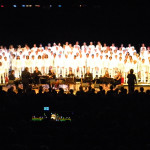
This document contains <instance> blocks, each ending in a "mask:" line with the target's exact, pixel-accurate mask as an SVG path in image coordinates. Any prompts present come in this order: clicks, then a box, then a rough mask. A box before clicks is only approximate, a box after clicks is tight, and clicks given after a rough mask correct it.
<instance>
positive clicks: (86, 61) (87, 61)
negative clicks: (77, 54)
mask: <svg viewBox="0 0 150 150" xmlns="http://www.w3.org/2000/svg"><path fill="white" fill-rule="evenodd" d="M85 64H86V69H85V71H87V70H88V69H90V58H89V57H86V58H85ZM85 73H86V72H85Z"/></svg>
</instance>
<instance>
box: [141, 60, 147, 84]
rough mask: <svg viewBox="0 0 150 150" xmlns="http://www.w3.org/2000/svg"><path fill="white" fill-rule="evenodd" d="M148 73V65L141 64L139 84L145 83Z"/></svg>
mask: <svg viewBox="0 0 150 150" xmlns="http://www.w3.org/2000/svg"><path fill="white" fill-rule="evenodd" d="M147 72H148V65H147V64H146V63H141V82H144V83H145V82H146V77H147Z"/></svg>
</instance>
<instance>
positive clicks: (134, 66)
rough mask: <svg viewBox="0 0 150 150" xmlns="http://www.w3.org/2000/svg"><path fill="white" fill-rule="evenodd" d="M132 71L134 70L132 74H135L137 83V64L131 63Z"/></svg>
mask: <svg viewBox="0 0 150 150" xmlns="http://www.w3.org/2000/svg"><path fill="white" fill-rule="evenodd" d="M132 69H133V70H134V74H135V76H136V79H137V81H138V64H137V63H133V66H132Z"/></svg>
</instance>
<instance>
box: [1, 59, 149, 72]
mask: <svg viewBox="0 0 150 150" xmlns="http://www.w3.org/2000/svg"><path fill="white" fill-rule="evenodd" d="M36 66H37V67H39V68H44V67H61V68H62V67H64V68H68V67H72V68H77V67H92V68H93V67H99V68H105V67H106V68H120V69H121V68H123V67H125V68H130V69H131V68H134V69H136V68H139V69H138V70H141V69H142V68H147V69H148V68H150V67H149V66H150V61H149V62H146V61H145V60H143V61H127V62H126V60H125V61H122V60H120V61H119V60H116V61H114V60H113V61H111V60H109V59H108V60H100V59H99V60H98V59H96V60H95V59H89V60H85V61H84V60H78V59H77V60H74V59H72V60H71V61H66V62H63V61H55V62H52V63H50V61H48V62H45V63H43V62H42V61H37V62H32V63H31V62H30V63H22V61H21V60H20V61H18V62H17V63H14V64H9V63H8V62H7V63H6V62H5V61H3V62H0V68H1V70H2V69H8V68H11V69H13V70H14V69H17V68H22V69H23V68H25V67H29V68H35V67H36Z"/></svg>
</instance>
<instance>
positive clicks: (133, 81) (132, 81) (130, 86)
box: [127, 69, 137, 93]
mask: <svg viewBox="0 0 150 150" xmlns="http://www.w3.org/2000/svg"><path fill="white" fill-rule="evenodd" d="M133 72H134V70H133V69H130V74H128V75H127V78H128V90H129V93H133V92H134V85H135V84H136V83H137V80H136V76H135V74H133Z"/></svg>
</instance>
